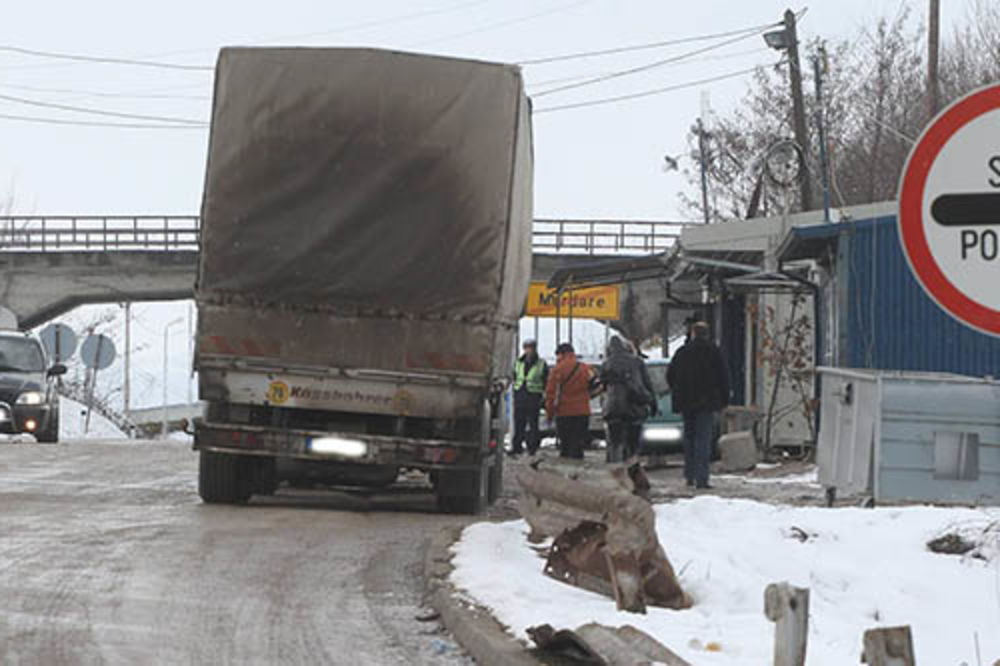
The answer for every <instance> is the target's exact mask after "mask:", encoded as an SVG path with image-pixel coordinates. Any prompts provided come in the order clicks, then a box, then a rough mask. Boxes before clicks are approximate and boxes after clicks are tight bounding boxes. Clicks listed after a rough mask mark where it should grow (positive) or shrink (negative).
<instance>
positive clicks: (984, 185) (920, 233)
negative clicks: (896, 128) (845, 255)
mask: <svg viewBox="0 0 1000 666" xmlns="http://www.w3.org/2000/svg"><path fill="white" fill-rule="evenodd" d="M898 224H899V238H900V242H901V244H902V246H903V254H905V255H906V259H907V261H908V262H909V264H910V268H911V269H912V270H913V274H914V276H915V277H916V278H917V282H919V283H920V285H921V286H922V287H923V288H924V291H925V292H927V295H928V296H930V298H931V299H933V300H934V302H936V303H937V304H938V306H940V307H941V309H943V310H944V311H945V312H947V313H948V314H950V315H951V316H952V317H954V318H956V319H958V320H959V321H961V322H963V323H964V324H966V325H968V326H971V327H972V328H975V329H977V330H979V331H981V332H983V333H988V334H990V335H995V336H1000V85H992V86H987V87H985V88H980V89H979V90H975V91H973V92H972V93H970V94H968V95H966V96H965V97H963V98H962V99H960V100H958V101H957V102H955V103H954V104H952V105H951V106H949V107H948V108H947V109H945V110H944V111H942V112H941V113H940V114H939V115H938V116H937V117H936V118H935V119H934V120H933V121H932V122H931V123H930V125H928V126H927V128H926V129H925V130H924V132H923V134H922V135H921V136H920V140H919V141H918V142H917V144H916V145H915V146H914V148H913V150H912V152H911V153H910V156H909V158H908V159H907V161H906V167H905V168H904V169H903V175H902V177H901V180H900V186H899V221H898Z"/></svg>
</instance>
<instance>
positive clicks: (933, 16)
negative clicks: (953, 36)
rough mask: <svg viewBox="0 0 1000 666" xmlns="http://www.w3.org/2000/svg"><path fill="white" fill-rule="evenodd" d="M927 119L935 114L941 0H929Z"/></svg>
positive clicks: (937, 91) (937, 100)
mask: <svg viewBox="0 0 1000 666" xmlns="http://www.w3.org/2000/svg"><path fill="white" fill-rule="evenodd" d="M927 24H928V30H927V120H928V122H929V121H930V120H931V118H933V117H934V116H936V115H937V112H938V104H939V103H940V102H939V99H938V95H939V90H938V43H939V39H940V37H941V0H931V6H930V18H929V20H928V22H927Z"/></svg>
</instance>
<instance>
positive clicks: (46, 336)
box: [38, 324, 77, 363]
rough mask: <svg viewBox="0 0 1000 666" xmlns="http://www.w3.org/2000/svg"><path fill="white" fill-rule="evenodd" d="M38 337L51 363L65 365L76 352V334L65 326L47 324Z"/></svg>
mask: <svg viewBox="0 0 1000 666" xmlns="http://www.w3.org/2000/svg"><path fill="white" fill-rule="evenodd" d="M38 337H39V338H41V339H42V346H43V347H45V353H46V354H48V355H49V359H50V360H51V361H52V362H53V363H65V362H66V361H68V360H69V359H70V358H72V356H73V353H74V352H75V351H76V343H77V340H76V333H74V332H73V329H72V328H70V327H69V326H67V325H66V324H49V325H48V326H46V327H45V328H43V329H42V332H41V333H39V334H38Z"/></svg>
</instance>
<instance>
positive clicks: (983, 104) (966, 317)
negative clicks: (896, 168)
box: [899, 86, 1000, 336]
mask: <svg viewBox="0 0 1000 666" xmlns="http://www.w3.org/2000/svg"><path fill="white" fill-rule="evenodd" d="M995 109H1000V86H992V87H989V88H985V89H982V90H978V91H976V92H973V93H971V94H969V95H968V96H966V97H964V98H962V99H961V100H959V101H958V102H955V103H954V104H953V105H952V106H950V107H949V108H948V109H947V110H946V111H944V112H943V113H942V114H941V115H940V116H938V117H937V118H936V119H935V120H934V122H933V123H932V124H931V126H930V127H928V128H927V129H926V130H925V131H924V133H923V135H922V136H921V137H920V141H919V142H917V145H916V147H915V148H914V149H913V152H912V153H910V157H909V159H907V161H906V167H905V168H904V169H903V177H902V181H901V183H902V184H901V186H900V191H899V237H900V242H901V243H902V245H903V254H905V255H906V259H907V261H909V263H910V267H911V268H912V269H913V273H914V274H915V275H916V276H917V281H918V282H920V284H921V285H922V286H923V288H924V291H926V292H927V294H928V295H929V296H930V297H931V298H932V299H933V300H934V301H935V302H936V303H937V304H938V305H939V306H940V307H941V309H943V310H945V311H946V312H948V313H949V314H951V316H953V317H955V318H956V319H958V320H959V321H961V322H964V323H965V324H968V325H969V326H972V327H973V328H976V329H978V330H980V331H982V332H983V333H989V334H991V335H996V336H1000V310H994V309H993V308H990V307H987V306H985V305H983V304H982V303H978V302H976V301H974V300H972V299H971V298H969V297H968V296H966V295H965V294H964V293H962V292H961V291H959V290H958V289H957V288H956V287H955V285H954V284H952V282H951V280H949V279H948V278H947V277H946V276H945V274H944V272H943V271H942V270H941V267H940V266H939V265H938V263H937V261H936V260H935V259H934V255H932V254H931V249H930V246H929V245H928V244H927V236H926V235H924V220H923V206H924V190H925V188H926V186H927V176H928V174H929V173H930V170H931V166H933V164H934V160H935V159H937V156H938V154H939V153H940V152H941V150H942V149H943V148H944V145H945V144H946V143H947V142H948V140H949V139H951V137H952V136H954V135H955V133H957V132H958V131H959V130H960V129H962V128H963V127H965V126H966V125H967V124H968V123H970V122H971V121H973V120H975V119H976V118H978V117H979V116H981V115H983V114H984V113H988V112H989V111H993V110H995ZM998 286H1000V285H998Z"/></svg>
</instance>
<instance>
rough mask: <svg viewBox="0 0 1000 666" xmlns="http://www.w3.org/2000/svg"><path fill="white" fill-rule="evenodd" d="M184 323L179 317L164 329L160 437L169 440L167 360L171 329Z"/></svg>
mask: <svg viewBox="0 0 1000 666" xmlns="http://www.w3.org/2000/svg"><path fill="white" fill-rule="evenodd" d="M182 323H184V318H183V317H178V318H177V319H174V320H173V321H171V322H169V323H167V325H166V326H164V327H163V423H162V425H161V427H160V436H161V437H163V439H166V438H167V383H168V382H167V370H168V368H169V367H170V366H169V365H168V364H167V360H168V358H169V354H168V352H169V348H170V344H169V343H170V327H171V326H176V325H177V324H182Z"/></svg>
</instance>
